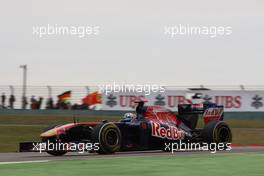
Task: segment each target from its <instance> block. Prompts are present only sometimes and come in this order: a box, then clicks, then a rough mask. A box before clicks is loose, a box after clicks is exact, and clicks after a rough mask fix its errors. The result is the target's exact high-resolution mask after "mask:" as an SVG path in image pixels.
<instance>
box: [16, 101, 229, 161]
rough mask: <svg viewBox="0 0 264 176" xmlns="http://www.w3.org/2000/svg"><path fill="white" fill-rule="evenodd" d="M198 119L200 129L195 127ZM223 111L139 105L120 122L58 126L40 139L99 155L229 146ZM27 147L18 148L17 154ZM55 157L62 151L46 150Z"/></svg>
mask: <svg viewBox="0 0 264 176" xmlns="http://www.w3.org/2000/svg"><path fill="white" fill-rule="evenodd" d="M199 117H202V119H203V122H204V127H203V128H197V127H196V126H197V122H198V119H199ZM223 119H224V108H223V106H219V105H216V104H213V103H210V104H180V105H178V114H175V113H173V112H171V111H170V110H167V109H165V108H163V107H160V106H144V101H140V102H138V105H137V108H136V113H135V114H132V113H126V114H125V116H124V118H122V119H121V120H120V121H119V122H109V121H107V120H104V121H102V122H82V123H78V122H75V123H69V124H65V125H57V126H53V127H51V128H49V129H47V130H46V131H45V132H43V133H42V134H41V135H40V137H41V139H42V141H43V142H55V141H60V142H64V143H81V142H83V143H93V144H97V145H98V146H97V148H98V150H96V151H95V152H97V153H99V154H111V153H115V152H121V151H137V150H164V143H166V142H176V143H177V142H179V141H181V142H186V143H190V142H195V143H207V144H210V143H224V144H226V143H230V142H231V140H232V133H231V130H230V128H229V126H228V125H227V124H226V123H225V122H224V121H223ZM25 150H26V147H25V146H23V145H21V146H20V151H25ZM46 152H47V153H49V154H51V155H55V156H60V155H64V154H66V153H67V152H68V150H67V149H65V150H57V149H54V150H51V151H50V150H49V151H46Z"/></svg>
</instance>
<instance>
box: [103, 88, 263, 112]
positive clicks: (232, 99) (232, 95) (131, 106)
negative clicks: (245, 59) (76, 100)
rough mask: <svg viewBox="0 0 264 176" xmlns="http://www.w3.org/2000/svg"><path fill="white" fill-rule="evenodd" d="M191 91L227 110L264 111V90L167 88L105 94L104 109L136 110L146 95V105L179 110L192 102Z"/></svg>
mask: <svg viewBox="0 0 264 176" xmlns="http://www.w3.org/2000/svg"><path fill="white" fill-rule="evenodd" d="M190 93H202V94H203V101H210V102H214V103H217V104H218V105H224V107H225V111H226V112H261V111H262V112H264V101H263V98H264V91H241V90H235V91H225V90H221V91H220V90H219V91H217V90H210V91H185V90H166V91H165V92H163V93H151V94H150V95H145V94H144V93H134V92H115V93H108V94H107V95H106V94H103V95H102V98H103V104H102V110H121V111H122V110H124V111H131V110H135V103H134V101H135V100H136V99H137V98H138V97H140V96H141V97H145V98H146V99H147V100H148V102H147V103H146V105H161V106H164V107H166V108H168V109H170V110H172V111H177V106H178V104H181V103H190V101H191V100H188V99H187V98H186V95H187V94H190Z"/></svg>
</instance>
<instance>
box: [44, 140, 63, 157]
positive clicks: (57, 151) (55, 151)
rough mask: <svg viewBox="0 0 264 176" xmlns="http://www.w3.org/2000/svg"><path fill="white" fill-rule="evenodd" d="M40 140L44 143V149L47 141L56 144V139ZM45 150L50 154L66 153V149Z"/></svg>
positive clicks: (60, 154)
mask: <svg viewBox="0 0 264 176" xmlns="http://www.w3.org/2000/svg"><path fill="white" fill-rule="evenodd" d="M42 141H43V142H45V143H46V150H47V143H48V141H49V143H50V144H54V145H55V144H56V140H54V139H53V138H47V139H43V140H42ZM46 152H47V153H48V154H50V155H52V156H63V155H65V154H66V153H67V150H47V151H46Z"/></svg>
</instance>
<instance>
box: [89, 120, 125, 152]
mask: <svg viewBox="0 0 264 176" xmlns="http://www.w3.org/2000/svg"><path fill="white" fill-rule="evenodd" d="M92 142H93V143H99V150H97V151H96V152H97V153H99V154H112V153H115V152H117V151H119V150H120V148H121V132H120V130H119V128H118V127H117V126H116V125H115V124H114V123H111V122H106V123H102V124H98V125H97V126H95V127H94V129H93V132H92Z"/></svg>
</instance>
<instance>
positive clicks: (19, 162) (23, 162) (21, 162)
mask: <svg viewBox="0 0 264 176" xmlns="http://www.w3.org/2000/svg"><path fill="white" fill-rule="evenodd" d="M49 161H50V160H36V161H11V162H0V165H3V164H25V163H46V162H49Z"/></svg>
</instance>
